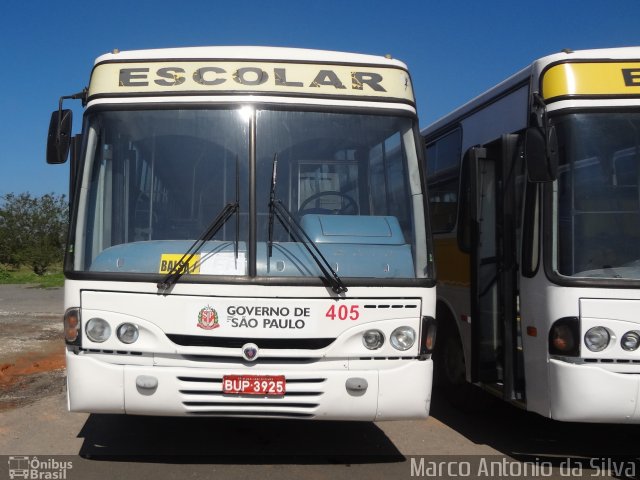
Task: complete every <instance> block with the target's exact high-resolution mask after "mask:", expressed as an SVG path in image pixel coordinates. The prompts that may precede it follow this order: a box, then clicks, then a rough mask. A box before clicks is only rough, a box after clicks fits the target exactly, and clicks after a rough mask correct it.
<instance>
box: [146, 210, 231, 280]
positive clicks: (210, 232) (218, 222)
mask: <svg viewBox="0 0 640 480" xmlns="http://www.w3.org/2000/svg"><path fill="white" fill-rule="evenodd" d="M239 207H240V206H239V204H238V202H237V201H236V202H233V203H227V204H226V205H225V206H224V207H222V210H221V211H220V213H219V214H218V216H217V217H216V218H215V219H214V220H213V221H212V222H211V224H210V225H209V226H208V227H207V229H206V230H205V231H204V232H203V233H202V235H200V237H198V239H197V240H196V241H195V242H193V243H192V244H191V246H190V247H189V248H188V249H187V251H186V252H185V253H184V255H182V257H181V258H180V260H178V261H177V262H176V264H175V265H174V266H173V267H172V268H171V270H170V271H169V273H167V274H166V275H165V277H164V278H163V279H162V280H160V281H159V282H158V289H159V290H162V291H166V290H167V289H169V288H170V287H171V286H173V285H175V283H176V282H177V281H178V280H180V277H182V275H184V274H185V273H187V271H188V269H189V265H190V262H191V260H192V259H193V256H194V255H195V254H196V253H198V251H199V250H200V249H201V248H202V247H203V246H204V244H205V243H206V242H207V241H208V240H211V239H212V238H213V236H214V235H215V234H216V233H218V230H220V229H221V228H222V226H223V225H224V224H225V223H226V222H227V220H229V219H230V218H231V217H232V216H233V214H234V213H236V212H237V211H238V209H239ZM237 243H238V239H237V238H236V247H235V248H236V250H235V251H236V252H237Z"/></svg>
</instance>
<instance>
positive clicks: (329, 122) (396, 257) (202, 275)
mask: <svg viewBox="0 0 640 480" xmlns="http://www.w3.org/2000/svg"><path fill="white" fill-rule="evenodd" d="M85 121H86V122H87V125H86V126H85V132H86V133H85V137H86V138H85V145H86V154H85V156H84V165H83V171H82V178H81V187H82V188H80V189H79V199H78V205H77V213H76V215H75V219H74V229H75V234H74V237H73V239H74V241H73V242H72V244H73V245H72V248H71V252H72V253H71V255H70V257H71V262H72V264H70V267H68V268H71V269H72V270H74V271H77V272H102V273H106V274H113V273H120V274H127V275H131V274H145V275H150V274H153V275H155V276H157V277H158V278H160V277H159V276H160V275H166V274H167V273H170V272H171V269H172V268H173V267H175V266H176V263H177V262H179V261H180V260H181V259H182V260H184V258H183V254H184V253H185V252H187V251H188V250H189V249H190V248H191V247H192V246H193V245H194V241H196V240H200V241H201V242H202V245H200V246H199V247H198V251H197V253H195V254H194V255H193V258H191V259H190V261H189V262H188V265H185V266H184V270H185V271H184V272H182V273H185V275H182V280H181V281H183V280H185V279H190V280H187V281H194V279H197V280H198V281H215V278H216V277H219V276H235V277H248V276H258V277H260V276H264V277H297V278H299V277H322V272H321V271H320V270H321V268H320V267H319V265H318V263H319V262H318V261H317V260H316V261H314V259H313V258H312V254H311V253H310V249H309V248H308V246H307V248H305V246H304V245H303V244H302V243H303V242H313V243H315V245H316V246H317V247H318V250H319V251H320V252H321V255H322V256H323V257H324V258H325V259H326V263H328V264H329V265H330V266H331V267H332V268H333V270H335V272H336V273H337V274H338V275H340V277H342V278H350V277H351V278H386V279H407V278H423V277H425V276H426V275H427V273H428V271H429V269H428V268H427V260H426V259H427V258H428V257H427V254H426V248H427V241H426V227H425V224H424V214H423V212H422V210H421V209H422V204H423V202H422V199H421V185H420V179H419V175H418V169H417V165H418V163H419V161H418V158H417V148H416V141H415V136H414V135H415V128H416V126H415V120H414V119H413V118H412V117H409V116H394V115H370V114H359V113H353V112H352V113H336V112H313V111H294V110H280V109H278V110H267V109H258V110H253V109H251V108H247V107H243V108H233V109H211V108H208V109H204V108H193V107H190V108H183V109H175V110H170V109H162V110H160V109H133V110H126V111H122V110H111V109H110V110H94V111H92V112H89V113H88V114H87V116H86V120H85ZM274 163H277V181H276V182H275V183H272V172H273V166H274ZM272 185H273V186H274V188H272ZM273 196H275V198H277V201H278V202H279V204H280V205H282V206H283V207H285V208H286V210H287V211H288V212H290V214H291V216H292V217H293V218H294V220H295V221H296V222H297V223H298V224H299V225H300V227H301V229H302V230H303V231H304V233H305V234H306V235H305V236H304V238H301V237H299V236H295V235H293V234H292V232H291V229H290V228H288V227H287V226H286V225H284V224H283V222H282V221H280V220H279V219H278V218H275V219H274V218H273V215H272V213H273V211H272V210H271V209H270V198H271V197H273ZM236 203H237V208H235V207H234V209H233V212H232V213H230V214H229V215H227V216H226V217H225V220H224V222H223V223H222V224H221V225H219V228H216V230H215V232H214V234H213V235H212V236H211V238H205V237H204V236H203V234H204V233H205V232H206V231H207V228H208V226H210V224H211V222H212V221H213V220H214V219H215V218H216V216H217V215H219V214H220V212H222V211H224V210H225V207H226V206H229V205H233V206H235V205H236ZM205 236H206V235H205ZM252 252H253V254H252ZM174 271H175V270H174ZM196 275H197V277H196Z"/></svg>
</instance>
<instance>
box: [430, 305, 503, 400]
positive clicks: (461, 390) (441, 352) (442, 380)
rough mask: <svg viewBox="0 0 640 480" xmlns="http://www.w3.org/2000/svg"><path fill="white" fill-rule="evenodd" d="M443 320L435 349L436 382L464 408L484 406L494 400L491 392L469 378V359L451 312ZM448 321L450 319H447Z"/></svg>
mask: <svg viewBox="0 0 640 480" xmlns="http://www.w3.org/2000/svg"><path fill="white" fill-rule="evenodd" d="M446 316H447V317H449V318H447V319H445V321H439V322H438V323H439V325H442V326H444V325H446V327H445V328H441V330H440V331H439V332H438V333H439V338H438V341H437V343H436V348H435V351H434V369H435V376H434V386H435V388H436V389H438V390H439V391H441V392H442V393H443V394H444V397H445V398H446V399H447V401H448V402H449V403H450V404H451V405H453V406H454V407H456V408H457V409H459V410H462V411H464V412H477V411H480V410H484V409H485V408H487V406H488V405H489V402H490V401H491V398H490V395H489V394H487V393H486V392H484V391H483V390H481V389H480V388H479V387H477V386H475V385H473V384H471V383H469V382H468V381H467V379H466V361H465V356H464V350H463V348H462V342H461V340H460V335H459V334H458V332H457V331H456V328H455V325H453V324H452V323H451V321H452V319H451V316H450V315H446ZM447 321H448V322H447Z"/></svg>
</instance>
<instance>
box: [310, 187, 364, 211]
mask: <svg viewBox="0 0 640 480" xmlns="http://www.w3.org/2000/svg"><path fill="white" fill-rule="evenodd" d="M329 196H334V197H340V203H341V204H342V208H340V209H338V210H329V209H328V208H321V207H314V208H305V207H306V206H307V205H309V204H310V203H311V202H314V201H316V200H318V199H319V198H322V197H329ZM308 213H317V214H320V215H358V213H359V209H358V204H357V202H356V201H355V200H354V199H353V197H351V196H349V195H347V194H346V193H342V192H338V191H334V190H329V191H326V192H318V193H315V194H313V195H311V196H310V197H309V198H307V199H306V200H305V201H304V202H302V205H300V208H299V209H298V216H300V217H301V216H302V215H306V214H308Z"/></svg>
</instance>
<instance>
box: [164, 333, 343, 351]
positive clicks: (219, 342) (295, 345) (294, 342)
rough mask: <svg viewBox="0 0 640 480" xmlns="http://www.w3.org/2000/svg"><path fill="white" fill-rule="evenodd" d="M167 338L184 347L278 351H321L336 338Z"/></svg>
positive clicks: (184, 336) (169, 336)
mask: <svg viewBox="0 0 640 480" xmlns="http://www.w3.org/2000/svg"><path fill="white" fill-rule="evenodd" d="M167 337H168V338H169V340H171V341H172V342H173V343H175V344H177V345H182V346H184V347H222V348H242V346H243V345H245V344H247V343H255V344H256V345H257V346H258V348H271V349H276V350H278V349H279V350H319V349H321V348H325V347H328V346H329V345H331V344H332V343H333V342H334V341H335V338H243V337H205V336H201V335H176V334H167Z"/></svg>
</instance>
